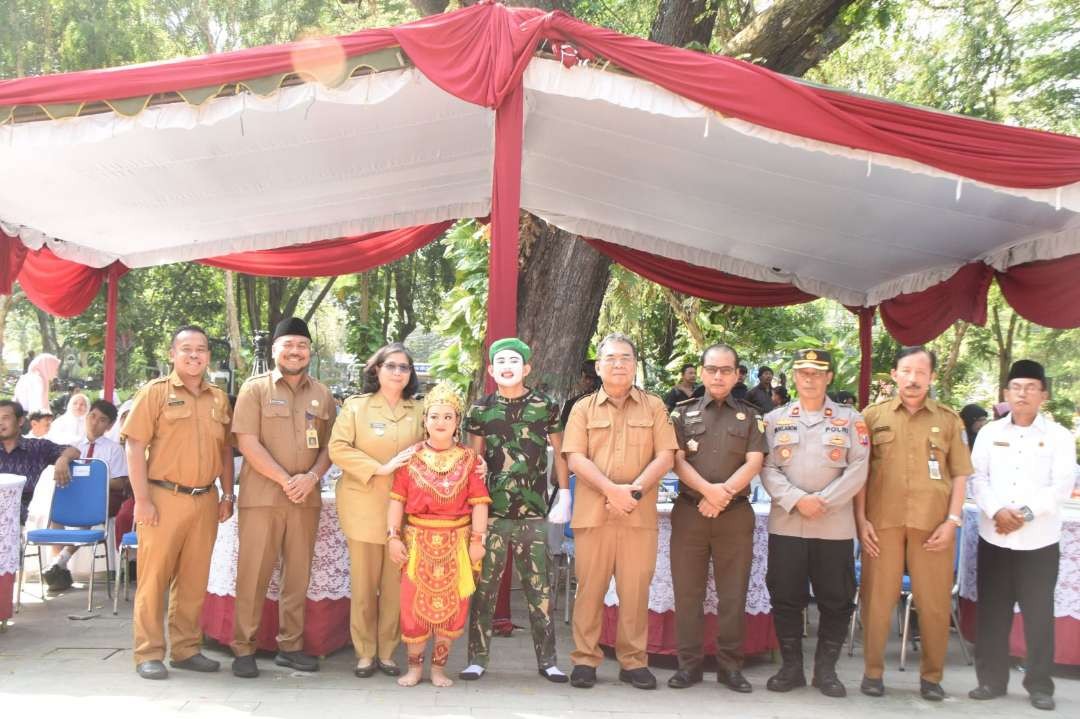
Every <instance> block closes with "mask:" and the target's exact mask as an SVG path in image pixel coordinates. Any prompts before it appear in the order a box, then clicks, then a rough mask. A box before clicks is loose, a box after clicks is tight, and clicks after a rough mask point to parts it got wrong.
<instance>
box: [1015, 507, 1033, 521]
mask: <svg viewBox="0 0 1080 719" xmlns="http://www.w3.org/2000/svg"><path fill="white" fill-rule="evenodd" d="M1017 511H1019V512H1020V514H1022V515H1024V521H1025V522H1030V521H1031V520H1033V519H1035V513H1034V512H1032V511H1031V507H1029V506H1027V505H1026V504H1025V505H1024V506H1023V507H1021V508H1020V509H1019V510H1017Z"/></svg>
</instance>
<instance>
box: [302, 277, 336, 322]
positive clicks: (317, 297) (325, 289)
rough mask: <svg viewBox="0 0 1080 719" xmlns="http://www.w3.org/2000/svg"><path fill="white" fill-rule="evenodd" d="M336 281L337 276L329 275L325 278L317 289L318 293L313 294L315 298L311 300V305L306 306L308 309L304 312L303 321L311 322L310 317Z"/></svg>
mask: <svg viewBox="0 0 1080 719" xmlns="http://www.w3.org/2000/svg"><path fill="white" fill-rule="evenodd" d="M336 281H337V277H330V278H328V279H327V280H326V284H325V285H323V288H322V289H321V290H319V294H317V295H315V299H314V300H312V301H311V307H308V311H307V312H305V313H304V322H311V318H312V317H314V316H315V311H316V310H318V309H319V305H321V304H322V301H323V300H325V299H326V296H327V295H328V294H330V289H331V288H332V287H333V286H334V282H336Z"/></svg>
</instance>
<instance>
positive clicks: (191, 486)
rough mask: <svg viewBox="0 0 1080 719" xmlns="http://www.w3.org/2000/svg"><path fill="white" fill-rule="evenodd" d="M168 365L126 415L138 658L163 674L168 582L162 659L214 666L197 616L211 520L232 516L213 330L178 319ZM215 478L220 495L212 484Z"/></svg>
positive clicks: (149, 675)
mask: <svg viewBox="0 0 1080 719" xmlns="http://www.w3.org/2000/svg"><path fill="white" fill-rule="evenodd" d="M169 359H170V360H172V363H173V371H172V372H171V373H170V374H169V375H168V376H167V377H161V378H159V379H156V380H153V381H152V382H150V383H148V384H147V385H146V386H145V387H143V388H142V389H141V390H139V393H138V394H137V395H136V396H135V402H134V404H133V405H132V407H131V413H130V414H129V415H128V418H127V421H126V422H125V423H124V429H123V435H124V436H125V437H126V438H127V446H126V451H127V461H128V479H130V480H131V491H132V494H133V495H134V498H135V525H136V531H137V532H138V536H139V584H138V588H137V589H136V590H135V612H134V620H135V621H134V625H135V668H136V671H138V673H139V676H141V677H143V678H144V679H165V678H166V677H167V676H168V675H169V672H168V670H167V669H166V668H165V664H164V663H163V661H162V660H163V659H164V658H165V626H164V621H163V615H164V613H165V602H164V598H165V592H166V591H168V592H169V640H170V642H171V645H172V647H171V651H170V656H171V660H170V661H169V664H170V665H171V666H172V667H175V668H177V669H190V670H193V671H197V672H216V671H217V670H218V669H219V668H220V666H221V665H220V664H219V663H218V662H216V661H214V660H213V659H209V658H208V657H206V656H204V655H203V654H202V652H201V651H200V646H201V644H202V630H201V629H200V627H199V617H200V615H201V614H202V605H203V599H204V598H205V597H206V582H207V579H208V578H209V576H210V555H211V553H212V552H213V549H214V540H215V539H216V538H217V525H218V522H224V521H225V520H227V519H228V518H229V517H231V516H232V512H233V503H234V502H235V501H236V497H235V496H234V495H233V493H232V487H233V464H232V447H231V446H230V445H229V441H228V434H229V397H228V395H226V394H225V392H223V391H222V390H221V389H219V388H218V387H216V386H215V385H213V384H211V383H210V382H209V380H207V379H206V376H205V372H206V365H207V364H208V363H209V361H210V340H209V337H208V336H207V334H206V331H205V330H204V329H202V328H201V327H195V326H190V325H189V326H186V327H181V328H180V329H179V330H177V331H176V333H175V334H174V335H173V339H172V346H171V347H170V348H169ZM218 478H220V482H221V491H222V496H221V498H220V499H218V492H217V490H216V489H215V488H214V480H215V479H218Z"/></svg>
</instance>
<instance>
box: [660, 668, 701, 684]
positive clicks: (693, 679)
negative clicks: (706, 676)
mask: <svg viewBox="0 0 1080 719" xmlns="http://www.w3.org/2000/svg"><path fill="white" fill-rule="evenodd" d="M701 679H702V676H701V670H700V669H680V670H679V671H677V672H675V673H674V674H672V675H671V678H670V679H668V680H667V685H668V686H669V687H671V688H672V689H687V688H688V687H692V686H694V685H695V684H697V683H699V682H700V681H701Z"/></svg>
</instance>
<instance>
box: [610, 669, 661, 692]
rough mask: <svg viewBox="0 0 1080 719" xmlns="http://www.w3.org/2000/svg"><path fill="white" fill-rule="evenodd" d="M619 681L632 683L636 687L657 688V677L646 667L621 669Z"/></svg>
mask: <svg viewBox="0 0 1080 719" xmlns="http://www.w3.org/2000/svg"><path fill="white" fill-rule="evenodd" d="M619 681H620V682H626V683H627V684H631V685H633V687H634V688H635V689H656V677H654V676H653V673H652V672H650V671H649V670H648V668H646V667H640V668H638V669H620V670H619Z"/></svg>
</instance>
